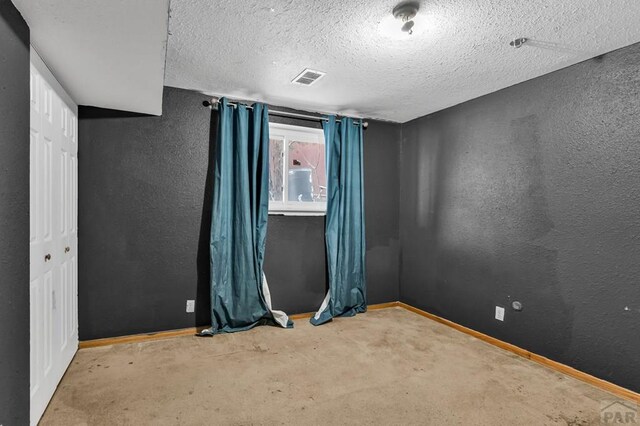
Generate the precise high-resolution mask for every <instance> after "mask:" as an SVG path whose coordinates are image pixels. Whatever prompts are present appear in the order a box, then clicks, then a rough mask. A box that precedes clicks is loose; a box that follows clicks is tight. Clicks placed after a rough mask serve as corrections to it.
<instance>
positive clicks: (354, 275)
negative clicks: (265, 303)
mask: <svg viewBox="0 0 640 426" xmlns="http://www.w3.org/2000/svg"><path fill="white" fill-rule="evenodd" d="M323 127H324V138H325V145H326V156H325V159H326V165H327V217H326V224H325V240H326V246H327V263H328V273H329V291H328V293H327V296H326V297H325V299H324V301H323V302H322V306H321V307H320V309H319V310H318V312H317V313H316V314H315V316H313V317H312V318H311V323H312V324H313V325H320V324H324V323H325V322H327V321H330V320H331V318H333V317H338V316H353V315H355V314H357V313H360V312H365V311H366V310H367V285H366V279H365V235H364V231H365V228H364V188H363V152H362V121H361V120H358V121H354V120H353V119H351V118H343V119H342V120H336V118H335V117H334V116H331V117H329V119H328V121H327V122H326V123H324V125H323Z"/></svg>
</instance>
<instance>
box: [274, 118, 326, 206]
mask: <svg viewBox="0 0 640 426" xmlns="http://www.w3.org/2000/svg"><path fill="white" fill-rule="evenodd" d="M269 139H280V140H282V144H283V145H282V151H283V156H284V158H283V162H282V164H283V165H284V170H283V173H282V180H283V182H282V188H283V201H271V200H269V214H275V215H285V216H325V215H326V213H327V203H323V202H306V203H301V202H287V197H288V194H289V179H288V176H289V146H288V141H290V140H295V141H298V142H307V143H317V144H321V145H322V146H324V144H325V141H324V131H323V130H322V129H315V128H310V127H301V126H294V125H291V124H281V123H269ZM326 161H327V160H326V158H325V167H326ZM269 167H271V165H269Z"/></svg>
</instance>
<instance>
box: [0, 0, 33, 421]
mask: <svg viewBox="0 0 640 426" xmlns="http://www.w3.org/2000/svg"><path fill="white" fill-rule="evenodd" d="M0 253H2V256H0V425H2V424H4V425H7V426H8V425H23V424H28V423H29V27H27V24H26V23H25V22H24V20H23V19H22V17H21V16H20V13H19V12H18V11H17V9H16V8H15V7H14V6H13V4H12V3H11V1H10V0H0Z"/></svg>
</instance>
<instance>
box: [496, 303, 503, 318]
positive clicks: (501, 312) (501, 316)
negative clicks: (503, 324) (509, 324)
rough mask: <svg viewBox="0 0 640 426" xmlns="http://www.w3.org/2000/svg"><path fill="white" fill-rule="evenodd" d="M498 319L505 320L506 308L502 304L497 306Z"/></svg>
mask: <svg viewBox="0 0 640 426" xmlns="http://www.w3.org/2000/svg"><path fill="white" fill-rule="evenodd" d="M496 319H497V320H498V321H504V308H503V307H502V306H496Z"/></svg>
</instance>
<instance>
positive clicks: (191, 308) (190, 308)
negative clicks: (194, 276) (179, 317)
mask: <svg viewBox="0 0 640 426" xmlns="http://www.w3.org/2000/svg"><path fill="white" fill-rule="evenodd" d="M195 310H196V301H195V300H187V312H189V313H191V312H194V311H195Z"/></svg>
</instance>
